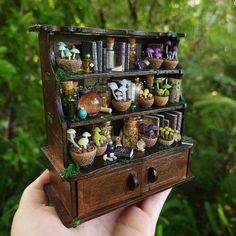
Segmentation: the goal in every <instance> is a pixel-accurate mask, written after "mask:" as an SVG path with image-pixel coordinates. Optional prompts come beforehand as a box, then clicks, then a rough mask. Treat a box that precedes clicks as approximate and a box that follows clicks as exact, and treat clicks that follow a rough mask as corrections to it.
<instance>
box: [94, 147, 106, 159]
mask: <svg viewBox="0 0 236 236" xmlns="http://www.w3.org/2000/svg"><path fill="white" fill-rule="evenodd" d="M106 150H107V144H106V145H105V146H100V147H97V152H96V157H98V156H102V155H103V154H104V153H105V151H106Z"/></svg>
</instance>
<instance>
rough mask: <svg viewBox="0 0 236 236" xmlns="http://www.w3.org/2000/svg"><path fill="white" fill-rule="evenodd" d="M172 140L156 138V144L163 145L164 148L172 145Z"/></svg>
mask: <svg viewBox="0 0 236 236" xmlns="http://www.w3.org/2000/svg"><path fill="white" fill-rule="evenodd" d="M174 141H175V140H174V139H171V140H165V139H162V138H160V137H159V138H158V143H160V144H162V145H165V146H170V145H172V144H173V143H174Z"/></svg>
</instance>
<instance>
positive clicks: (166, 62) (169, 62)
mask: <svg viewBox="0 0 236 236" xmlns="http://www.w3.org/2000/svg"><path fill="white" fill-rule="evenodd" d="M178 63H179V61H178V60H170V59H164V61H163V65H164V67H165V68H166V69H170V70H173V69H175V67H176V66H177V65H178Z"/></svg>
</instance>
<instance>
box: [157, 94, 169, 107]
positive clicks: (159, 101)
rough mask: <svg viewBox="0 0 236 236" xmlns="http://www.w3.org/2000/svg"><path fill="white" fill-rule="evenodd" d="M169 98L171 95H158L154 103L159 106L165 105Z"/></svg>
mask: <svg viewBox="0 0 236 236" xmlns="http://www.w3.org/2000/svg"><path fill="white" fill-rule="evenodd" d="M168 100H169V96H158V95H155V96H154V103H155V105H157V106H159V107H163V106H165V105H166V104H167V102H168Z"/></svg>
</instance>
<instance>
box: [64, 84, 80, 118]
mask: <svg viewBox="0 0 236 236" xmlns="http://www.w3.org/2000/svg"><path fill="white" fill-rule="evenodd" d="M62 109H63V112H64V116H65V118H66V119H68V120H71V121H73V120H75V119H76V111H77V99H76V98H75V92H74V85H73V81H65V82H62Z"/></svg>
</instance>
